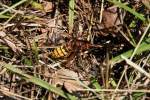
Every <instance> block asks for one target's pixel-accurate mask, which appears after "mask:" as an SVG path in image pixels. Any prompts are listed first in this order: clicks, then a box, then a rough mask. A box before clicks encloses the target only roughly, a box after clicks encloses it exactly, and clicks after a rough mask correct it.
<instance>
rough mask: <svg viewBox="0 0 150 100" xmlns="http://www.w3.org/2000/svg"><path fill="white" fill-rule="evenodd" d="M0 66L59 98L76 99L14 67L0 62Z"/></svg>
mask: <svg viewBox="0 0 150 100" xmlns="http://www.w3.org/2000/svg"><path fill="white" fill-rule="evenodd" d="M0 65H1V66H3V67H5V68H7V69H8V70H10V71H11V72H13V73H16V74H18V75H20V76H22V78H23V79H25V80H27V81H29V82H32V83H34V84H36V85H39V86H41V87H43V88H45V89H47V90H49V91H51V92H54V93H56V94H58V95H60V96H62V97H64V98H66V99H72V100H75V99H77V98H76V97H74V96H72V95H70V94H68V93H65V92H64V91H62V90H61V89H59V88H56V87H54V86H52V85H50V84H48V83H47V82H45V81H43V80H41V79H39V78H37V77H34V76H31V75H28V74H25V73H24V72H23V71H22V70H20V69H18V68H16V67H15V66H14V65H11V64H5V63H2V62H0Z"/></svg>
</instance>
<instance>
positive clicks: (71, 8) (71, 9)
mask: <svg viewBox="0 0 150 100" xmlns="http://www.w3.org/2000/svg"><path fill="white" fill-rule="evenodd" d="M74 6H75V1H74V0H69V22H68V25H69V33H71V32H72V29H73V23H74Z"/></svg>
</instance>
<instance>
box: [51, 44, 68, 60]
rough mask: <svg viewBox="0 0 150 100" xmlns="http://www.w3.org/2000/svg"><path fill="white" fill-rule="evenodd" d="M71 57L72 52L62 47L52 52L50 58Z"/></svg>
mask: <svg viewBox="0 0 150 100" xmlns="http://www.w3.org/2000/svg"><path fill="white" fill-rule="evenodd" d="M69 55H70V51H69V49H68V48H67V46H66V45H62V46H60V47H57V48H55V49H53V50H52V51H51V52H50V56H51V57H52V58H56V59H57V58H66V57H68V56H69Z"/></svg>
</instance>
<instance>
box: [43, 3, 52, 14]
mask: <svg viewBox="0 0 150 100" xmlns="http://www.w3.org/2000/svg"><path fill="white" fill-rule="evenodd" d="M43 7H44V11H45V12H52V11H53V3H52V2H48V1H43Z"/></svg>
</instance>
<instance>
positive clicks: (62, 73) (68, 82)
mask: <svg viewBox="0 0 150 100" xmlns="http://www.w3.org/2000/svg"><path fill="white" fill-rule="evenodd" d="M53 77H54V79H53V80H52V84H54V85H55V86H57V85H61V86H63V85H64V87H65V88H66V90H68V92H70V93H72V92H75V91H79V90H81V89H84V86H83V85H82V84H81V83H80V81H79V80H82V81H81V82H82V83H83V84H85V85H86V86H87V85H88V84H89V82H88V81H86V80H83V77H82V76H81V75H79V74H78V73H76V72H74V71H71V70H68V69H60V70H58V71H56V72H55V74H54V75H53Z"/></svg>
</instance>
